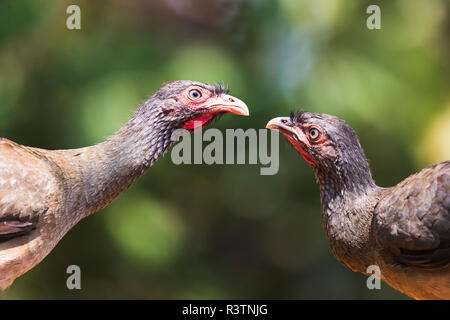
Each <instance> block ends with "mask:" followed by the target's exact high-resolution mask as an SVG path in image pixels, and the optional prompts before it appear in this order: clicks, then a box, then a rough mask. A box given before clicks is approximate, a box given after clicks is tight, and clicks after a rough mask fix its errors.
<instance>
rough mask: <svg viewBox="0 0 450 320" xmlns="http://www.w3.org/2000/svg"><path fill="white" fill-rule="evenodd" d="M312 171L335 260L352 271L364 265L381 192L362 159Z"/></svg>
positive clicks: (360, 268)
mask: <svg viewBox="0 0 450 320" xmlns="http://www.w3.org/2000/svg"><path fill="white" fill-rule="evenodd" d="M353 156H354V157H353V158H352V161H347V162H344V161H335V162H333V163H330V164H329V165H324V166H320V167H317V168H315V175H316V179H317V181H318V183H319V186H320V199H321V204H322V224H323V227H324V229H325V231H326V233H327V238H328V241H329V243H330V247H331V249H332V251H333V253H334V254H335V256H336V257H337V258H338V259H339V260H340V261H341V262H343V263H344V264H346V265H347V266H349V267H350V268H351V269H353V270H358V271H361V270H362V269H364V271H365V266H366V265H367V261H365V259H366V258H367V252H366V254H364V252H365V251H366V250H367V246H368V243H369V240H370V226H371V221H372V214H373V208H374V207H375V205H376V203H377V202H378V194H379V191H380V189H381V188H379V187H377V186H376V184H375V182H374V181H373V179H372V175H371V173H370V169H369V166H368V163H367V160H366V159H365V157H364V155H363V154H362V151H361V154H358V153H355V154H354V155H353ZM349 159H350V158H349Z"/></svg>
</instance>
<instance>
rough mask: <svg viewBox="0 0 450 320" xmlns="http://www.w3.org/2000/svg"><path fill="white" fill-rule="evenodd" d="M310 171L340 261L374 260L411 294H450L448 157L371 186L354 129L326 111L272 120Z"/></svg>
mask: <svg viewBox="0 0 450 320" xmlns="http://www.w3.org/2000/svg"><path fill="white" fill-rule="evenodd" d="M267 128H269V129H273V130H279V131H280V132H281V133H282V134H283V135H284V136H285V137H286V138H287V139H288V140H289V141H290V142H291V143H292V145H293V146H294V147H295V148H296V149H297V150H298V151H299V152H300V153H301V154H302V156H303V157H304V159H305V160H306V161H307V162H308V163H309V164H310V165H311V166H312V167H313V168H314V172H315V176H316V179H317V182H318V183H319V186H320V199H321V204H322V222H323V226H324V229H325V231H326V233H327V238H328V241H329V243H330V247H331V249H332V251H333V253H334V255H335V256H336V257H337V259H338V260H339V261H341V262H342V263H343V264H345V265H346V266H348V267H349V268H350V269H352V270H354V271H359V272H362V273H366V272H367V267H368V266H370V265H378V266H379V267H380V269H381V277H382V279H383V280H384V281H386V282H387V283H388V284H390V285H391V286H393V287H394V288H396V289H398V290H399V291H401V292H403V293H405V294H407V295H409V296H411V297H414V298H417V299H450V161H445V162H442V163H439V164H436V165H434V166H431V167H429V168H426V169H423V170H421V171H420V172H418V173H416V174H414V175H412V176H410V177H408V178H406V179H405V180H403V181H402V182H400V183H399V184H397V185H396V186H394V187H392V188H382V187H378V186H377V185H376V184H375V182H374V181H373V179H372V176H371V173H370V169H369V165H368V163H367V160H366V157H365V155H364V152H363V150H362V148H361V145H360V143H359V140H358V137H357V135H356V133H355V132H354V131H353V129H352V128H351V127H350V126H349V125H348V124H347V123H346V122H345V121H343V120H341V119H339V118H337V117H334V116H330V115H327V114H316V113H310V112H299V113H297V114H295V115H294V114H291V117H286V118H275V119H273V120H271V121H270V122H269V123H268V124H267Z"/></svg>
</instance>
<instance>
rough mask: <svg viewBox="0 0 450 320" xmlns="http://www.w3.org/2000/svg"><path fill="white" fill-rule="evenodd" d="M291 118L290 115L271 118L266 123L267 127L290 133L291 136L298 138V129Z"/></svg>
mask: <svg viewBox="0 0 450 320" xmlns="http://www.w3.org/2000/svg"><path fill="white" fill-rule="evenodd" d="M290 124H291V119H289V118H288V117H278V118H274V119H272V120H270V121H269V122H268V123H267V124H266V128H267V129H270V130H276V131H280V132H281V133H283V134H285V135H286V134H288V135H289V136H294V137H296V138H297V131H296V130H295V127H294V126H292V125H290Z"/></svg>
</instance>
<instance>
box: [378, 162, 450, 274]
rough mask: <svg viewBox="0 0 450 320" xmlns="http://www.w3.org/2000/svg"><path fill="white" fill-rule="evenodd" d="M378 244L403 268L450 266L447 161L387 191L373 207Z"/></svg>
mask: <svg viewBox="0 0 450 320" xmlns="http://www.w3.org/2000/svg"><path fill="white" fill-rule="evenodd" d="M373 227H374V228H373V230H374V233H375V237H376V240H377V242H378V244H379V245H380V246H381V247H382V248H383V249H386V250H389V251H391V252H392V253H393V254H394V256H395V258H396V260H397V261H398V262H400V263H404V264H406V265H411V266H415V267H420V268H427V269H434V268H440V267H443V266H446V265H448V264H449V263H450V161H446V162H442V163H439V164H437V165H434V166H432V167H429V168H426V169H423V170H421V171H420V172H418V173H416V174H415V175H412V176H410V177H409V178H407V179H405V180H404V181H402V182H401V183H399V184H398V185H397V186H395V187H393V188H390V189H388V190H387V192H386V196H385V197H383V198H382V199H381V200H380V202H379V203H378V204H377V206H376V208H375V212H374V226H373Z"/></svg>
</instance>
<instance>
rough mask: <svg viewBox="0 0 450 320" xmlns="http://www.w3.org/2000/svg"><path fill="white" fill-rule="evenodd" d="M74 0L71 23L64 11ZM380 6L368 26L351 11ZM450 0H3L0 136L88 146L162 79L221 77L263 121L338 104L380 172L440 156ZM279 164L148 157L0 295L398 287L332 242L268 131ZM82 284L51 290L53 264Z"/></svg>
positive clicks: (289, 153) (395, 174)
mask: <svg viewBox="0 0 450 320" xmlns="http://www.w3.org/2000/svg"><path fill="white" fill-rule="evenodd" d="M70 4H78V5H79V6H80V7H81V26H82V29H81V30H74V31H69V30H67V28H66V18H67V17H68V15H67V14H66V8H67V6H68V5H70ZM370 4H378V5H379V6H380V8H381V26H382V29H381V30H368V29H367V28H366V19H367V17H368V16H369V15H368V14H366V8H367V7H368V6H369V5H370ZM449 14H450V2H449V1H439V0H429V1H420V0H417V1H412V0H396V1H375V0H371V1H361V0H353V1H339V0H326V1H325V0H321V1H301V0H280V1H271V0H249V1H245V0H216V1H212V0H153V1H140V0H132V1H119V0H116V1H96V2H94V1H87V0H86V1H50V0H48V1H37V0H36V1H33V0H25V1H14V0H11V1H10V0H8V1H4V0H3V1H1V2H0V136H2V137H7V138H9V139H11V140H14V141H16V142H19V143H21V144H25V145H31V146H36V147H41V148H47V149H65V148H76V147H83V146H87V145H91V144H95V143H98V142H100V141H102V140H104V139H105V138H106V137H108V136H109V135H111V134H113V133H114V132H115V131H116V130H117V129H118V128H119V127H121V126H122V125H123V124H124V123H125V122H126V121H127V120H128V118H129V117H130V116H131V115H132V113H133V111H134V110H135V109H136V108H137V107H138V106H139V104H140V103H141V102H143V101H144V100H145V99H146V98H147V97H149V96H150V95H151V94H153V93H154V92H155V91H156V90H157V89H158V88H159V87H160V86H161V84H162V83H163V82H165V81H169V80H175V79H190V80H197V81H205V82H213V83H214V82H219V81H223V82H224V83H226V84H229V85H230V87H231V93H232V94H233V95H235V96H237V97H239V98H241V99H242V100H244V101H245V102H246V103H247V104H248V106H249V108H250V111H251V116H250V117H249V118H245V117H236V116H225V117H223V118H222V119H221V120H220V121H218V122H215V123H214V124H213V126H215V127H218V128H220V129H221V130H224V129H225V128H244V129H246V128H264V127H265V124H266V123H267V121H268V120H269V119H271V118H273V117H276V116H283V115H287V114H288V113H289V112H290V111H291V110H297V109H298V108H300V107H301V108H303V109H305V110H308V111H315V112H325V113H331V114H334V115H337V116H339V117H342V118H344V119H346V120H347V121H348V123H350V124H351V125H352V126H353V127H354V128H355V130H356V131H357V132H358V134H359V136H360V139H361V143H362V145H363V147H364V149H365V151H366V154H367V156H368V158H369V159H370V163H371V167H372V170H373V174H374V177H375V179H376V181H377V183H378V184H379V185H382V186H391V185H394V184H395V183H397V182H398V181H400V180H401V179H403V178H405V177H406V176H408V175H409V174H411V173H413V172H415V171H416V170H418V169H420V168H422V167H424V166H428V165H431V164H433V163H436V162H439V161H443V160H448V159H450V95H449V86H450V82H449V78H450V76H449V74H450V73H449V61H450V59H449V58H450V57H449V46H450V41H449V33H450V18H449ZM281 139H282V140H283V141H281V144H280V170H279V173H278V174H277V175H274V176H260V175H259V168H260V166H259V165H211V166H207V165H180V166H176V165H174V164H172V162H171V160H170V156H167V155H166V156H165V157H164V158H161V159H160V160H159V161H158V162H157V163H156V164H155V165H154V166H153V167H152V168H150V170H149V171H148V172H147V173H146V174H145V175H144V176H143V177H141V178H140V179H139V180H138V181H137V182H136V183H135V184H134V185H133V186H132V187H131V188H130V189H129V190H127V191H126V192H125V193H124V194H123V195H121V196H120V197H119V199H118V200H117V201H115V202H114V203H113V204H112V205H110V206H109V207H108V208H106V209H104V210H102V211H101V212H99V213H97V214H95V215H93V216H91V217H89V218H87V219H85V220H83V221H81V222H80V223H79V224H78V225H77V226H75V227H74V228H73V229H72V230H71V231H70V232H69V233H68V234H67V235H66V236H65V237H64V238H63V239H62V240H61V242H60V243H59V244H58V245H57V247H56V248H55V249H54V251H53V252H52V253H51V254H50V255H49V256H48V257H47V258H46V259H45V260H44V261H43V262H41V263H40V264H39V265H38V266H37V267H36V268H34V269H33V270H31V271H29V272H28V273H26V274H25V275H24V276H22V277H20V278H19V279H17V280H16V281H15V283H14V284H13V286H12V287H11V288H10V289H8V290H7V291H6V292H3V293H0V298H2V299H6V298H43V299H46V298H56V299H63V298H64V299H72V298H87V299H91V298H105V299H110V298H112V299H129V298H131V299H147V298H149V299H155V298H156V299H166V298H168V299H181V298H189V299H240V298H245V299H266V298H267V299H304V298H326V299H339V298H343V299H347V298H351V299H354V298H356V299H381V298H384V299H386V298H387V299H390V298H400V299H402V298H407V297H406V296H404V295H402V294H400V293H398V292H397V291H395V290H393V289H391V288H390V287H389V286H388V285H387V284H384V283H383V284H382V289H381V290H372V291H370V290H368V289H367V287H366V277H364V276H363V275H361V274H357V273H354V272H351V271H350V270H349V269H347V268H345V267H344V266H342V265H341V264H340V263H339V262H338V261H337V260H336V259H335V258H334V257H333V255H332V253H331V252H330V249H329V247H328V243H327V241H326V238H325V233H324V231H323V230H322V225H321V212H320V203H319V189H318V186H317V185H316V184H315V180H314V175H313V172H312V170H311V169H310V168H309V166H308V165H307V164H306V163H305V162H304V161H303V160H302V159H301V157H300V156H299V155H298V154H297V153H296V152H294V150H293V149H292V148H291V147H290V146H288V144H287V142H285V141H284V139H283V138H281ZM71 264H76V265H79V266H80V267H81V271H82V283H81V285H82V289H81V290H72V291H70V290H68V289H67V288H66V279H67V276H68V275H67V274H66V273H65V271H66V268H67V266H68V265H71Z"/></svg>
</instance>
